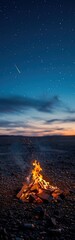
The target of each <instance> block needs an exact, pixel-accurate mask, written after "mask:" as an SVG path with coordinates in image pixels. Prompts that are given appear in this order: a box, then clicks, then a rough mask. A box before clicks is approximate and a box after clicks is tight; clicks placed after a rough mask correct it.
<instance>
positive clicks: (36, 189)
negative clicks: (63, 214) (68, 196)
mask: <svg viewBox="0 0 75 240" xmlns="http://www.w3.org/2000/svg"><path fill="white" fill-rule="evenodd" d="M33 166H34V168H33V169H32V172H31V175H30V176H29V177H27V182H28V183H27V184H25V185H24V186H23V187H22V189H21V191H20V192H19V193H18V194H17V197H18V198H20V199H21V200H22V201H29V202H43V201H45V200H47V201H49V197H50V196H52V197H53V198H57V197H58V196H59V195H60V193H61V191H60V190H59V189H58V188H57V187H54V186H52V185H51V184H50V183H49V182H46V181H45V180H44V179H43V175H42V174H41V173H40V172H42V168H41V166H40V163H39V162H37V161H36V160H35V161H34V162H33Z"/></svg>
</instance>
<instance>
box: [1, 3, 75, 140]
mask: <svg viewBox="0 0 75 240" xmlns="http://www.w3.org/2000/svg"><path fill="white" fill-rule="evenodd" d="M0 134H1V135H2V134H10V135H12V134H13V135H25V136H39V135H40V136H42V135H43V136H44V135H52V134H57V135H60V134H63V135H75V1H74V0H71V1H67V0H0Z"/></svg>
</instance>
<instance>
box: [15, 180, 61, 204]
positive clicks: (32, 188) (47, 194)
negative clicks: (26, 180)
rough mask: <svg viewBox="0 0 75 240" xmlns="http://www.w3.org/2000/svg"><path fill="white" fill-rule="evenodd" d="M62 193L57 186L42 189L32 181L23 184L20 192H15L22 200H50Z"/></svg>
mask: <svg viewBox="0 0 75 240" xmlns="http://www.w3.org/2000/svg"><path fill="white" fill-rule="evenodd" d="M61 194H62V191H61V190H60V189H59V188H57V187H54V188H53V187H51V188H50V187H49V189H43V188H42V187H41V185H40V184H39V183H37V184H36V183H35V182H32V183H30V184H29V185H28V184H24V185H23V187H22V189H21V190H20V192H19V193H18V194H17V198H19V199H20V200H22V201H23V202H37V203H42V202H51V201H52V200H53V199H54V200H57V199H58V197H59V196H60V195H61Z"/></svg>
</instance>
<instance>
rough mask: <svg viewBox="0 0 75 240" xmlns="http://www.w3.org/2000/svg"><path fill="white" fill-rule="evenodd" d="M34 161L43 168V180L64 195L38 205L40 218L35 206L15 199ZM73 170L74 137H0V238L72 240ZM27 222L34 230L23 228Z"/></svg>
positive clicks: (74, 161) (74, 156) (74, 164)
mask: <svg viewBox="0 0 75 240" xmlns="http://www.w3.org/2000/svg"><path fill="white" fill-rule="evenodd" d="M35 159H36V160H38V161H39V162H40V164H41V166H42V168H43V175H44V178H45V179H46V180H48V181H49V182H50V183H51V184H53V185H54V186H57V187H59V188H60V189H61V190H62V191H65V192H66V196H64V198H63V199H59V200H58V201H56V202H48V203H46V204H45V203H43V204H40V205H39V207H40V208H41V209H42V211H43V216H42V219H40V217H39V216H40V215H39V210H38V206H37V205H36V204H35V203H22V202H21V201H19V199H17V197H16V194H17V193H18V191H19V190H20V189H21V187H22V185H23V182H25V181H26V177H27V176H28V175H29V174H30V172H31V169H32V162H33V160H35ZM74 168H75V137H74V136H73V137H64V136H51V137H21V136H20V137H19V136H18V137H17V136H16V137H14V136H0V206H1V218H0V234H1V239H16V240H17V239H22V240H23V239H25V240H30V239H35V238H36V239H39V240H40V238H41V235H42V236H43V238H42V239H45V240H46V239H60V240H62V239H65V240H68V237H69V239H70V240H71V239H72V240H73V239H74V194H75V189H74V187H75V185H74V183H75V182H74V179H75V172H74ZM36 215H37V217H36ZM51 218H54V219H55V222H56V224H54V223H53V224H54V225H53V226H51V225H50V224H51V223H50V221H51ZM48 222H49V223H48ZM28 223H30V224H33V225H34V231H33V230H32V228H25V227H24V226H25V224H28ZM26 226H27V225H26ZM28 226H30V225H28ZM31 235H32V237H31ZM49 235H50V238H49Z"/></svg>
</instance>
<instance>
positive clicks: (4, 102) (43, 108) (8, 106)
mask: <svg viewBox="0 0 75 240" xmlns="http://www.w3.org/2000/svg"><path fill="white" fill-rule="evenodd" d="M60 104H61V101H60V100H59V98H58V96H53V98H51V99H49V100H45V99H32V98H28V97H19V96H13V97H8V98H7V97H6V98H0V113H16V112H21V111H25V110H29V109H31V108H33V109H35V110H37V111H40V112H53V111H54V110H55V109H56V108H57V107H59V106H60Z"/></svg>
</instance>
